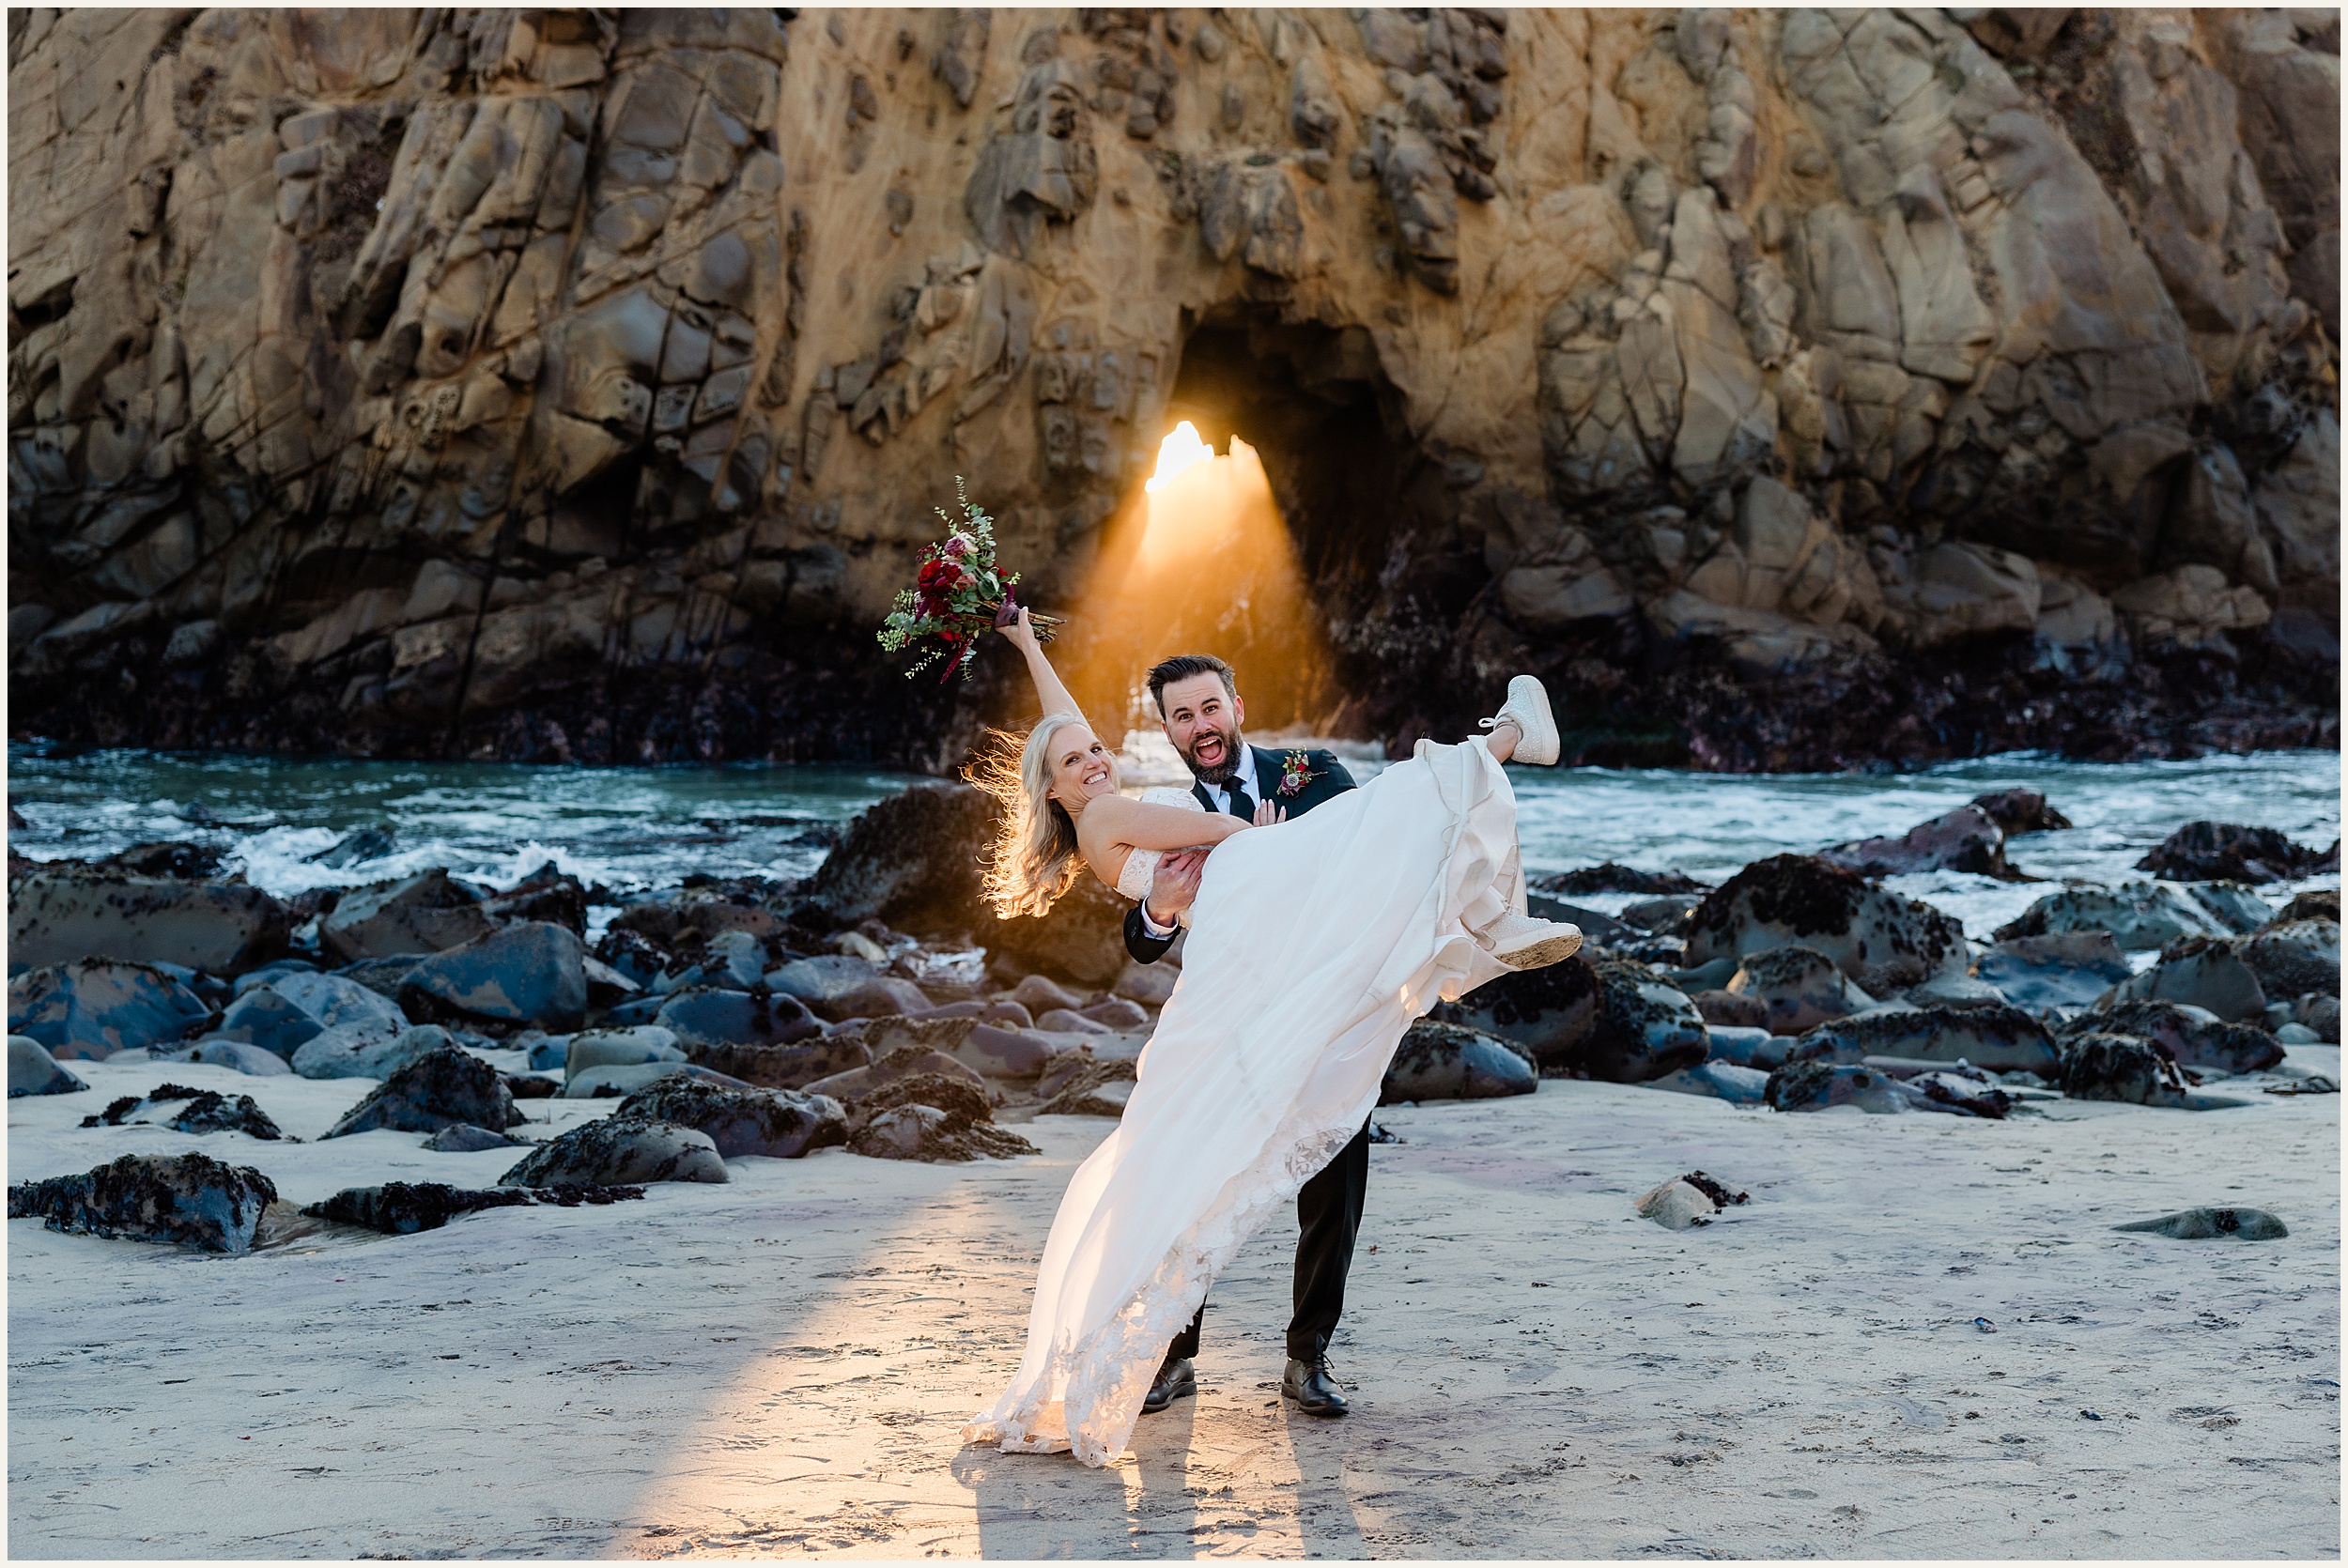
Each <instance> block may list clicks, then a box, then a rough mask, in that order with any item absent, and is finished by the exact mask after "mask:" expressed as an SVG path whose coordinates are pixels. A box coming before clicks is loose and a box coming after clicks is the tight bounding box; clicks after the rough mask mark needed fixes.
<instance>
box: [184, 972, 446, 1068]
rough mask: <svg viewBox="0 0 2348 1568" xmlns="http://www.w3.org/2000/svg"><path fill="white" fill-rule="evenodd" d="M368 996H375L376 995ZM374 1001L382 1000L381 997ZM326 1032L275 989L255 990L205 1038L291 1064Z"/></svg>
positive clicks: (228, 1010) (237, 1002)
mask: <svg viewBox="0 0 2348 1568" xmlns="http://www.w3.org/2000/svg"><path fill="white" fill-rule="evenodd" d="M346 983H348V982H346ZM367 994H368V995H370V996H374V995H375V993H374V992H367ZM375 999H376V1000H377V1001H378V1002H381V1001H382V1000H383V999H382V998H381V997H379V996H377V997H376V998H375ZM384 1006H386V1007H390V1006H391V1004H389V1003H384ZM402 1022H406V1021H405V1020H402ZM325 1032H326V1025H324V1024H323V1023H320V1022H318V1021H317V1019H315V1018H313V1017H311V1016H310V1015H309V1014H308V1013H307V1012H305V1011H303V1010H302V1009H301V1008H300V1007H295V1006H294V1005H293V1004H292V1003H291V1002H289V1001H287V1000H286V998H285V997H284V996H282V995H280V994H279V993H278V992H277V991H276V989H275V988H274V987H270V986H255V987H254V988H253V989H252V990H250V991H248V992H244V993H243V994H242V995H240V996H239V997H238V998H237V999H236V1000H235V1001H233V1002H231V1003H229V1004H228V1006H227V1007H226V1009H225V1010H224V1011H223V1012H222V1013H221V1015H220V1017H219V1019H218V1020H217V1021H215V1022H214V1023H213V1025H212V1030H211V1033H210V1034H209V1036H208V1037H206V1038H209V1039H216V1040H240V1041H242V1042H243V1043H245V1044H246V1045H250V1046H254V1047H256V1048H257V1049H259V1050H262V1051H267V1052H270V1053H274V1054H276V1055H279V1056H283V1057H285V1058H286V1059H287V1060H289V1061H290V1060H291V1059H292V1057H293V1053H295V1052H297V1051H299V1050H301V1047H302V1046H303V1045H304V1044H306V1043H308V1042H309V1041H311V1040H313V1039H316V1038H317V1037H318V1036H320V1035H322V1034H324V1033H325Z"/></svg>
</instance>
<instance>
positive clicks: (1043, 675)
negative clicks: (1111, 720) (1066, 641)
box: [997, 605, 1089, 728]
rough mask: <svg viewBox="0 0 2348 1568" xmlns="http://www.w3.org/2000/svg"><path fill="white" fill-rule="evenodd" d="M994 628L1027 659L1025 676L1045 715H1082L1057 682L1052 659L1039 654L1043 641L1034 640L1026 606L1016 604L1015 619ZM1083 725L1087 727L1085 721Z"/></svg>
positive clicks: (1065, 690)
mask: <svg viewBox="0 0 2348 1568" xmlns="http://www.w3.org/2000/svg"><path fill="white" fill-rule="evenodd" d="M997 629H998V630H999V631H1001V632H1002V634H1003V636H1005V637H1006V638H1010V639H1011V645H1012V647H1014V648H1016V649H1018V650H1019V652H1020V654H1021V656H1023V657H1024V658H1026V659H1027V678H1028V679H1029V680H1031V681H1033V682H1034V683H1035V695H1036V699H1037V700H1038V701H1040V702H1042V703H1043V712H1044V714H1045V715H1046V716H1049V715H1053V714H1074V715H1076V716H1077V717H1078V718H1083V717H1084V716H1085V715H1084V710H1083V709H1081V708H1079V707H1077V706H1076V699H1074V697H1071V696H1070V695H1069V694H1068V687H1067V686H1066V685H1064V684H1061V681H1060V678H1059V671H1058V670H1057V669H1053V668H1052V661H1051V660H1050V659H1047V658H1045V657H1044V656H1043V643H1041V642H1039V641H1037V640H1036V635H1035V627H1034V626H1033V625H1032V624H1031V623H1029V622H1028V620H1027V607H1026V606H1024V605H1023V606H1021V607H1020V609H1019V619H1018V620H1017V621H1014V622H1013V623H1011V624H1010V625H1008V626H1003V627H999V628H997ZM1087 727H1088V728H1089V725H1088V726H1087Z"/></svg>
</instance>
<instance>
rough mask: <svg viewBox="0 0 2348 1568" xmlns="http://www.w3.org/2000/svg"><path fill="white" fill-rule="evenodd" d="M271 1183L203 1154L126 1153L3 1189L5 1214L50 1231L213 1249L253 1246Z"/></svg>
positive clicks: (271, 1198) (273, 1194)
mask: <svg viewBox="0 0 2348 1568" xmlns="http://www.w3.org/2000/svg"><path fill="white" fill-rule="evenodd" d="M276 1201H277V1188H276V1186H275V1184H274V1183H272V1182H271V1181H270V1178H269V1177H267V1176H263V1175H262V1174H261V1173H260V1172H258V1171H256V1170H253V1169H251V1168H250V1167H243V1166H235V1165H229V1164H225V1163H224V1162H223V1161H218V1160H214V1159H212V1158H211V1157H210V1156H209V1155H203V1154H126V1155H124V1156H123V1157H122V1158H121V1159H119V1160H116V1161H114V1162H113V1163H111V1164H106V1165H100V1166H99V1167H98V1168H97V1169H96V1170H93V1171H89V1172H87V1173H85V1174H84V1175H81V1176H52V1177H50V1178H49V1179H48V1180H46V1181H28V1182H24V1183H22V1184H20V1185H18V1186H15V1187H11V1188H9V1189H8V1218H9V1219H11V1220H22V1219H33V1218H38V1219H39V1220H42V1221H44V1222H46V1223H47V1224H48V1226H49V1228H50V1229H51V1230H55V1231H83V1232H86V1233H88V1234H89V1235H92V1236H105V1237H122V1238H125V1239H128V1240H132V1241H162V1242H170V1243H174V1244H177V1245H178V1246H182V1247H194V1248H199V1249H201V1250H203V1251H205V1252H212V1253H241V1252H245V1251H247V1250H248V1249H250V1248H251V1247H252V1245H253V1237H254V1235H255V1232H257V1231H258V1230H259V1229H260V1224H261V1211H262V1210H263V1209H266V1208H267V1207H269V1206H270V1204H273V1203H275V1202H276Z"/></svg>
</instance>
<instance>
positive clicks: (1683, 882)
mask: <svg viewBox="0 0 2348 1568" xmlns="http://www.w3.org/2000/svg"><path fill="white" fill-rule="evenodd" d="M1531 885H1532V886H1533V887H1534V888H1535V889H1536V890H1537V891H1539V892H1542V893H1647V894H1658V893H1705V892H1709V891H1710V888H1709V886H1708V885H1707V884H1704V883H1701V882H1697V881H1696V880H1695V879H1694V878H1692V877H1687V876H1682V875H1681V874H1680V873H1679V872H1677V871H1642V870H1639V869H1637V868H1635V867H1630V866H1618V865H1616V864H1615V863H1614V862H1613V861H1611V860H1609V861H1606V862H1604V863H1602V864H1600V865H1597V866H1584V867H1583V868H1582V869H1580V870H1576V871H1552V872H1551V873H1550V874H1549V875H1547V876H1545V877H1535V878H1534V879H1533V881H1532V884H1531Z"/></svg>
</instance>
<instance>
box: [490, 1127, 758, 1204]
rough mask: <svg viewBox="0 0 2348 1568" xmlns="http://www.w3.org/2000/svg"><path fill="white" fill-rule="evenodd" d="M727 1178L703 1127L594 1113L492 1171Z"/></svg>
mask: <svg viewBox="0 0 2348 1568" xmlns="http://www.w3.org/2000/svg"><path fill="white" fill-rule="evenodd" d="M727 1179H729V1178H728V1176H727V1175H726V1162H725V1161H724V1160H723V1159H721V1158H720V1157H719V1156H718V1145H716V1144H715V1143H714V1142H712V1141H711V1139H710V1137H709V1134H707V1133H705V1132H700V1131H696V1130H693V1129H692V1128H689V1127H678V1126H675V1125H674V1124H672V1123H670V1122H653V1121H621V1120H619V1119H618V1118H616V1117H612V1116H599V1117H597V1118H596V1119H595V1120H594V1121H591V1122H587V1123H585V1124H583V1125H581V1126H579V1127H575V1128H573V1129H571V1130H569V1131H568V1132H565V1133H564V1134H563V1135H562V1136H561V1137H559V1138H557V1139H555V1140H553V1141H552V1142H551V1143H547V1144H541V1145H539V1146H538V1147H537V1148H536V1149H534V1150H533V1151H532V1152H531V1153H530V1154H528V1155H526V1156H524V1157H523V1159H522V1161H520V1163H518V1164H517V1165H515V1166H514V1168H513V1169H511V1170H509V1171H507V1172H506V1173H505V1174H504V1175H503V1176H500V1177H498V1185H499V1186H500V1187H623V1186H625V1187H635V1186H644V1185H648V1184H650V1183H652V1182H656V1181H706V1182H722V1181H725V1180H727Z"/></svg>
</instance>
